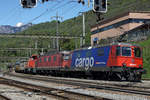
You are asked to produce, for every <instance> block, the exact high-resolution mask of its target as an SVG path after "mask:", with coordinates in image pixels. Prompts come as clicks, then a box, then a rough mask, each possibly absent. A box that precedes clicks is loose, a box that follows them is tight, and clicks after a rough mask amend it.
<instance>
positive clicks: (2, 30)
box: [0, 23, 32, 33]
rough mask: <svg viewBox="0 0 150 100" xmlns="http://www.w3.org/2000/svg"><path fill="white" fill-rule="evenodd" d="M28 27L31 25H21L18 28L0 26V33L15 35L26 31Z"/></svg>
mask: <svg viewBox="0 0 150 100" xmlns="http://www.w3.org/2000/svg"><path fill="white" fill-rule="evenodd" d="M30 26H32V24H31V23H29V24H26V25H22V26H20V27H16V26H10V25H1V26H0V33H16V32H21V31H24V30H26V29H28V28H29V27H30Z"/></svg>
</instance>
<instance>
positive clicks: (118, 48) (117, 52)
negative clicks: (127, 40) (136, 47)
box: [116, 46, 121, 56]
mask: <svg viewBox="0 0 150 100" xmlns="http://www.w3.org/2000/svg"><path fill="white" fill-rule="evenodd" d="M120 53H121V52H120V46H117V47H116V56H120Z"/></svg>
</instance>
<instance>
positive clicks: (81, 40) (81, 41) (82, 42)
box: [79, 12, 85, 47]
mask: <svg viewBox="0 0 150 100" xmlns="http://www.w3.org/2000/svg"><path fill="white" fill-rule="evenodd" d="M79 13H81V14H82V17H83V18H82V28H83V33H82V39H80V46H81V47H82V46H83V45H85V14H84V12H79Z"/></svg>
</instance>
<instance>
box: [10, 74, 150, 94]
mask: <svg viewBox="0 0 150 100" xmlns="http://www.w3.org/2000/svg"><path fill="white" fill-rule="evenodd" d="M8 75H11V76H15V77H21V78H27V79H32V80H39V81H46V82H54V83H60V84H67V85H73V86H80V87H81V88H93V89H103V90H109V91H118V92H125V93H133V94H139V95H146V96H150V87H143V86H134V85H132V84H136V82H127V83H128V84H126V85H125V84H119V83H122V82H118V84H111V82H110V83H100V82H96V81H87V80H76V79H70V78H58V77H56V78H55V77H45V76H35V75H26V74H23V75H22V74H11V73H10V74H8ZM123 83H124V82H123ZM131 83H132V84H131ZM147 89H149V90H147Z"/></svg>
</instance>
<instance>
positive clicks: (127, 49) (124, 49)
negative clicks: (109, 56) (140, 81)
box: [122, 47, 131, 56]
mask: <svg viewBox="0 0 150 100" xmlns="http://www.w3.org/2000/svg"><path fill="white" fill-rule="evenodd" d="M122 56H131V48H130V47H122Z"/></svg>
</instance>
